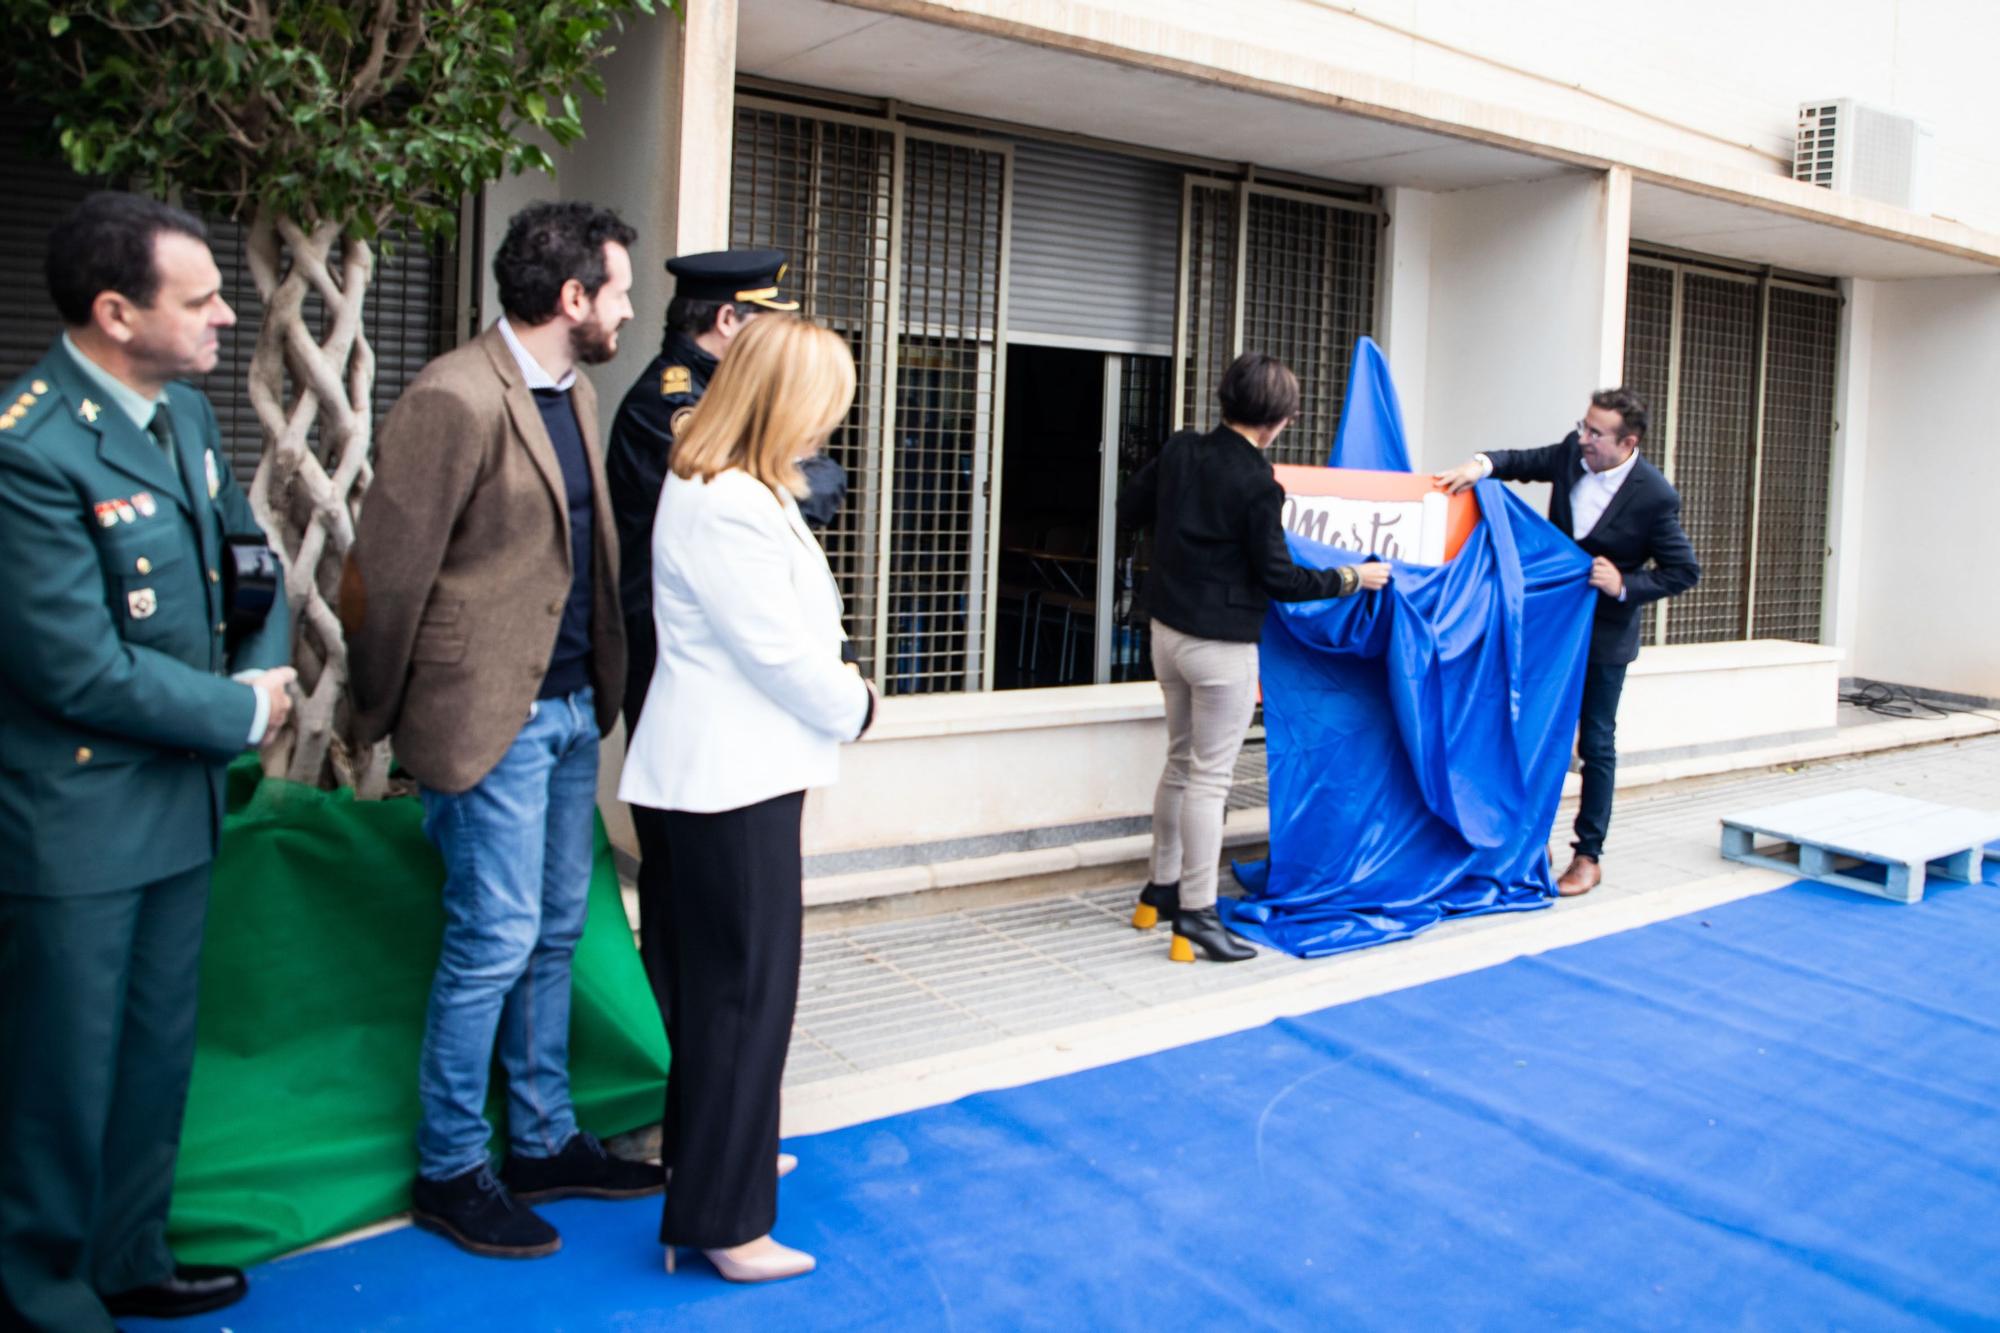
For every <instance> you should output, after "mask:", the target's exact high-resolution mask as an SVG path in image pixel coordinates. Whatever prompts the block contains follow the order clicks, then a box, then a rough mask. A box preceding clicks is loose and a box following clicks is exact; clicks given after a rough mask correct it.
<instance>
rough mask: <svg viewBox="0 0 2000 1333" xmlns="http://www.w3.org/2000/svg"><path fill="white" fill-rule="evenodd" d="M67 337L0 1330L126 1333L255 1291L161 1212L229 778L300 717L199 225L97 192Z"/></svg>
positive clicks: (9, 997) (10, 850) (3, 903)
mask: <svg viewBox="0 0 2000 1333" xmlns="http://www.w3.org/2000/svg"><path fill="white" fill-rule="evenodd" d="M48 278H49V293H50V296H51V297H52V298H53V299H54V301H55V306H56V309H57V311H58V312H59V313H60V314H61V316H62V318H63V322H64V324H65V325H66V326H67V330H68V331H67V332H66V333H65V334H64V335H63V336H62V337H61V338H60V339H59V340H58V341H57V342H56V344H55V345H54V346H53V347H51V348H50V349H49V351H48V353H47V354H46V355H45V356H43V358H42V359H41V361H40V362H38V363H37V364H36V366H35V367H34V369H33V370H31V371H30V372H29V373H28V374H27V375H26V376H24V377H23V378H21V379H19V380H16V381H15V382H14V383H13V384H12V385H11V386H9V387H8V389H7V392H6V397H5V399H4V401H0V848H5V849H6V853H5V858H4V861H0V1326H4V1327H7V1328H18V1327H26V1328H30V1329H61V1330H64V1333H78V1331H79V1330H108V1329H110V1328H112V1322H111V1321H112V1316H114V1315H126V1314H130V1315H157V1316H175V1315H186V1314H196V1313H200V1312H202V1311H205V1310H213V1309H219V1308H221V1307H222V1306H224V1305H227V1304H229V1303H230V1302H232V1301H235V1300H237V1299H239V1298H240V1297H241V1296H242V1294H243V1292H244V1290H245V1283H244V1278H243V1275H242V1274H241V1273H240V1272H237V1271H236V1270H234V1269H227V1268H201V1267H195V1266H191V1265H189V1266H183V1265H177V1264H175V1262H174V1258H173V1255H172V1254H171V1253H170V1252H169V1251H168V1249H167V1242H166V1226H167V1203H168V1196H169V1193H170V1191H171V1188H172V1185H173V1175H174V1157H175V1152H176V1150H177V1147H178V1144H179V1139H180V1121H181V1112H182V1108H183V1106H184V1105H185V1102H186V1099H187V1088H188V1074H189V1069H190V1067H191V1065H192V1064H193V1061H194V1027H195V1023H194V1018H195V986H196V977H197V973H198V970H199V967H198V965H199V960H200V953H201V933H202V922H203V918H204V916H205V913H206V910H207V905H208V884H209V866H210V863H211V862H212V861H213V860H214V859H215V850H216V844H217V840H218V838H219V836H220V833H221V827H222V805H223V770H224V768H225V766H226V765H227V764H228V762H229V760H230V759H231V758H232V757H233V756H235V755H237V754H239V753H240V752H242V750H243V749H244V748H245V747H246V746H250V745H255V744H258V743H260V742H261V741H262V740H263V738H264V736H265V735H266V734H267V733H268V732H270V731H271V730H273V729H275V728H276V727H277V726H278V725H279V724H281V723H282V722H283V721H284V719H285V716H286V713H287V711H288V709H289V707H290V704H289V696H288V695H287V693H286V687H287V685H288V684H289V682H290V680H291V678H292V670H291V668H290V667H286V666H282V665H281V664H282V663H283V662H284V661H285V659H286V656H287V644H288V634H287V616H286V614H285V611H284V602H283V599H282V598H280V599H279V600H278V602H277V605H276V607H275V608H274V609H273V610H272V611H271V613H270V615H269V616H268V618H266V619H265V620H264V622H263V624H262V626H261V627H259V628H257V629H255V630H253V631H252V632H250V633H249V634H248V635H247V636H246V637H245V638H244V641H243V642H242V643H241V644H240V645H238V646H237V647H236V649H235V650H234V651H233V652H232V651H230V649H229V647H228V640H227V635H226V626H227V622H228V619H229V616H228V608H227V607H226V605H225V601H224V580H223V573H222V571H223V562H224V560H225V559H226V558H227V556H228V554H229V552H228V551H227V550H226V542H227V539H228V538H230V537H232V536H249V535H255V536H258V537H261V533H259V531H258V527H257V522H256V520H255V519H254V518H253V517H252V516H251V513H250V506H249V504H248V503H247V502H246V501H245V500H244V498H243V493H242V491H241V490H240V489H239V488H238V487H237V485H236V482H235V481H234V479H233V478H232V477H231V476H230V472H229V468H228V464H227V461H226V460H225V459H224V457H223V454H222V446H221V440H220V438H219V436H218V433H217V430H216V422H215V412H214V410H213V409H212V408H211V407H210V406H209V403H208V400H207V399H206V398H204V397H203V396H202V395H201V393H200V391H198V390H196V389H194V388H192V387H190V386H189V385H186V384H180V383H174V382H173V381H175V380H176V379H178V378H179V377H182V376H187V375H199V374H202V373H205V372H206V371H209V370H211V369H213V368H214V366H215V361H216V353H217V337H218V334H219V333H220V331H221V330H222V329H225V328H227V327H229V326H230V325H231V324H233V323H235V322H236V316H235V315H234V314H233V313H232V312H231V311H230V309H229V306H228V304H227V303H226V302H224V301H223V299H222V295H221V290H220V288H221V276H220V274H219V273H218V271H217V269H216V266H215V261H214V259H213V258H212V257H211V256H210V254H209V250H208V245H207V241H206V233H205V232H204V230H203V228H202V225H201V223H200V222H199V221H197V220H196V219H194V218H193V217H190V216H189V215H187V214H185V213H183V212H181V211H180V210H178V209H174V208H169V207H167V206H165V205H163V204H159V203H156V202H154V201H152V200H149V199H143V198H140V197H138V196H135V195H124V194H96V195H92V196H91V197H90V198H88V199H86V200H85V201H84V202H83V203H82V204H81V205H80V206H79V207H78V208H77V210H76V211H75V212H74V213H72V214H71V215H70V216H69V217H68V218H66V219H65V220H64V221H63V222H62V223H61V224H59V225H58V226H57V227H56V229H55V230H54V231H53V232H52V233H51V234H50V238H49V253H48Z"/></svg>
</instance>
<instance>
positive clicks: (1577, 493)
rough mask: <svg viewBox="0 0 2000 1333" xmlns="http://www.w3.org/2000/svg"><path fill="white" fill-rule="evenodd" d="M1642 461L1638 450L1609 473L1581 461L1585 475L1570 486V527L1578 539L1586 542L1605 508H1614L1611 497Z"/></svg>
mask: <svg viewBox="0 0 2000 1333" xmlns="http://www.w3.org/2000/svg"><path fill="white" fill-rule="evenodd" d="M1638 461H1639V451H1638V450H1637V449H1634V450H1633V451H1632V455H1631V457H1629V458H1627V459H1626V460H1625V461H1624V462H1622V463H1620V464H1619V465H1618V466H1617V467H1614V468H1611V469H1610V470H1608V471H1605V472H1592V471H1591V470H1590V464H1589V463H1588V462H1586V461H1584V460H1582V459H1579V460H1578V461H1577V466H1579V467H1581V468H1582V469H1583V475H1582V476H1580V477H1578V478H1577V479H1576V484H1575V485H1574V486H1571V487H1570V488H1569V513H1570V529H1571V535H1572V537H1574V539H1575V540H1577V541H1582V540H1583V539H1584V538H1585V537H1588V536H1589V535H1590V530H1591V529H1592V528H1594V527H1596V526H1597V521H1598V520H1599V519H1601V518H1603V517H1604V511H1605V510H1606V509H1608V508H1610V507H1611V497H1612V496H1614V495H1616V494H1618V488H1619V487H1620V486H1623V485H1624V484H1625V479H1626V478H1627V477H1629V476H1631V475H1632V467H1633V465H1634V464H1635V463H1637V462H1638Z"/></svg>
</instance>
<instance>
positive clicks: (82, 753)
mask: <svg viewBox="0 0 2000 1333" xmlns="http://www.w3.org/2000/svg"><path fill="white" fill-rule="evenodd" d="M76 762H77V763H79V764H87V763H89V762H90V747H89V746H88V745H79V746H77V747H76Z"/></svg>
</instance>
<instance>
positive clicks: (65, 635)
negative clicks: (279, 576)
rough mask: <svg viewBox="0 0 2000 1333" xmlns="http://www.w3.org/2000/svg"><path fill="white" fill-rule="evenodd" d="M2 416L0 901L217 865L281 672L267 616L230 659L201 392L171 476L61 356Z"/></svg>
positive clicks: (236, 505) (208, 419) (221, 528)
mask: <svg viewBox="0 0 2000 1333" xmlns="http://www.w3.org/2000/svg"><path fill="white" fill-rule="evenodd" d="M6 401H7V403H8V404H9V405H11V407H10V411H9V413H8V414H6V415H4V416H0V568H4V569H5V570H6V576H5V577H4V578H0V644H4V645H5V647H4V649H0V847H5V848H6V849H7V862H8V864H7V873H6V874H5V875H4V876H0V892H4V893H17V894H25V895H31V896H37V897H40V896H53V895H66V894H86V893H106V892H109V891H111V890H115V889H129V888H134V887H137V886H139V885H142V884H148V883H152V882H154V881H157V880H161V879H165V878H167V877H168V876H171V875H178V874H182V873H184V872H186V871H190V870H193V869H195V868H197V867H199V866H202V865H205V864H206V863H208V862H209V861H212V860H213V859H214V858H215V849H216V845H217V842H218V840H219V838H220V836H221V830H222V809H223V773H224V769H225V768H226V766H227V764H228V762H229V760H230V759H232V758H233V757H235V756H236V755H238V754H241V753H242V752H243V751H244V750H245V749H246V748H248V745H249V738H250V723H251V721H252V719H253V718H254V717H255V716H256V710H257V699H256V693H255V691H253V690H252V689H251V688H250V687H249V686H247V685H244V684H242V683H240V682H237V681H232V680H230V679H229V677H230V676H231V675H232V674H233V673H235V672H238V671H253V670H261V669H263V668H266V667H274V666H281V665H283V664H284V663H285V662H286V661H287V660H288V659H289V657H290V647H291V634H290V624H291V622H290V617H289V615H288V613H287V612H286V609H285V602H284V599H283V598H279V599H278V601H277V603H276V604H275V605H274V606H273V607H272V608H271V614H270V616H269V618H267V619H266V620H265V622H264V625H263V627H262V628H261V629H260V630H258V631H257V632H256V633H255V634H252V635H251V636H250V637H249V638H248V639H247V640H246V641H245V642H243V643H241V644H239V645H238V646H237V648H236V650H235V651H234V652H233V653H232V652H230V651H229V649H228V647H227V643H226V638H225V633H224V629H223V624H224V619H225V613H224V607H223V598H222V579H221V567H222V551H223V544H224V538H225V536H227V535H231V534H238V533H258V532H260V529H259V528H258V526H257V520H256V519H255V518H254V517H252V515H251V513H250V504H249V502H248V501H247V500H245V499H244V497H243V492H242V490H241V489H239V488H238V486H237V485H236V479H235V477H234V476H233V475H231V473H230V470H229V460H228V459H227V458H225V457H224V456H223V453H222V441H221V439H220V437H219V435H218V432H217V430H216V424H215V412H214V410H213V409H212V408H210V406H209V404H208V399H206V398H204V397H202V395H201V392H200V390H198V389H195V388H194V387H192V386H191V385H186V384H170V385H168V386H167V391H166V405H165V407H164V408H163V409H162V410H164V411H165V412H166V413H167V414H168V417H169V419H170V420H171V422H172V424H173V433H174V444H175V448H176V451H177V453H178V455H179V457H178V458H176V459H174V460H172V461H171V462H170V461H169V460H168V459H167V457H166V456H165V455H164V454H163V453H162V452H161V450H160V447H159V445H158V444H156V443H155V442H154V440H153V437H152V436H150V435H148V434H147V433H146V432H145V431H143V430H141V429H140V428H139V427H138V426H136V425H134V424H133V423H132V419H131V418H130V417H128V416H127V415H126V414H125V413H124V411H123V410H122V409H120V408H119V407H118V405H117V404H116V403H113V402H109V401H107V400H106V399H105V397H104V394H103V392H102V390H100V389H99V388H98V387H97V386H96V385H95V384H94V383H93V382H92V381H91V380H90V379H89V377H88V376H86V375H85V373H84V372H83V370H82V369H81V368H80V367H79V366H77V364H76V362H75V361H74V360H73V359H72V358H71V356H70V354H69V352H68V351H67V350H66V349H65V348H64V347H63V346H62V345H61V344H60V343H58V344H57V345H56V346H54V347H52V348H50V349H49V351H48V353H47V354H46V355H45V356H43V357H42V359H41V361H39V362H38V363H36V365H35V368H34V369H33V370H31V371H29V372H28V374H26V375H25V376H23V377H22V378H20V379H18V380H16V381H15V382H14V383H13V384H11V385H9V386H8V388H7V395H6Z"/></svg>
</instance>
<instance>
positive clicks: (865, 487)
mask: <svg viewBox="0 0 2000 1333" xmlns="http://www.w3.org/2000/svg"><path fill="white" fill-rule="evenodd" d="M895 152H896V145H895V136H894V135H893V134H891V133H890V132H888V131H886V130H883V129H880V128H877V127H874V126H870V125H864V124H859V123H853V122H847V121H832V120H821V119H816V118H812V117H807V116H802V115H794V114H790V113H787V112H783V111H778V110H774V109H770V108H765V107H757V106H741V107H739V109H738V111H737V113H736V144H735V158H734V182H733V184H734V188H733V193H732V195H731V207H730V243H731V244H732V245H738V246H770V247H775V248H776V249H779V250H783V251H784V252H785V254H786V256H787V257H788V258H789V261H790V263H791V268H790V270H789V271H788V272H787V273H786V275H785V285H786V288H787V290H788V292H789V293H792V294H795V295H796V298H797V299H798V301H799V302H800V304H801V306H802V307H803V310H804V313H805V314H806V315H807V316H809V317H810V318H812V319H815V320H818V321H819V322H820V323H822V324H825V325H826V326H827V327H828V328H830V329H833V330H835V331H836V332H838V333H840V334H841V335H842V336H844V337H845V338H846V339H847V343H848V347H849V348H850V349H851V350H852V351H853V353H854V367H855V379H856V389H855V396H854V407H853V410H852V411H850V412H849V413H848V414H847V420H846V421H845V422H844V423H843V424H842V425H841V427H840V429H838V430H836V431H835V432H834V433H833V438H832V439H831V440H830V441H828V443H827V452H828V453H829V454H831V455H832V456H833V458H835V459H836V460H837V461H838V462H839V463H840V465H841V466H842V467H844V468H846V469H847V480H848V494H847V503H846V504H845V505H843V506H842V507H841V510H840V513H839V515H838V516H837V517H836V518H835V519H834V521H833V523H832V525H831V526H830V527H829V528H827V530H826V531H825V532H823V533H821V534H820V541H821V543H822V545H824V546H825V548H826V558H827V563H828V564H829V565H830V566H831V567H832V569H833V576H834V580H835V582H837V583H838V584H839V585H840V591H841V595H842V597H843V598H844V599H845V603H846V605H845V610H846V615H847V630H848V633H849V634H851V635H852V636H853V639H854V643H855V646H856V648H857V649H858V650H859V653H860V658H861V669H862V670H863V671H864V672H866V673H867V674H868V675H870V676H871V677H873V676H876V675H877V674H878V673H877V671H876V661H877V652H876V626H877V622H878V620H879V615H878V611H877V608H878V607H879V605H880V599H879V597H878V593H879V590H880V583H881V569H882V541H881V532H882V526H881V520H882V485H881V482H882V440H883V428H884V422H885V420H886V407H887V402H888V390H887V384H888V372H889V365H888V363H889V359H890V358H889V348H888V342H887V339H888V330H889V325H890V320H889V294H890V281H889V273H890V270H889V249H890V247H889V228H890V214H891V204H890V201H891V199H892V187H893V184H894V172H895Z"/></svg>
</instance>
